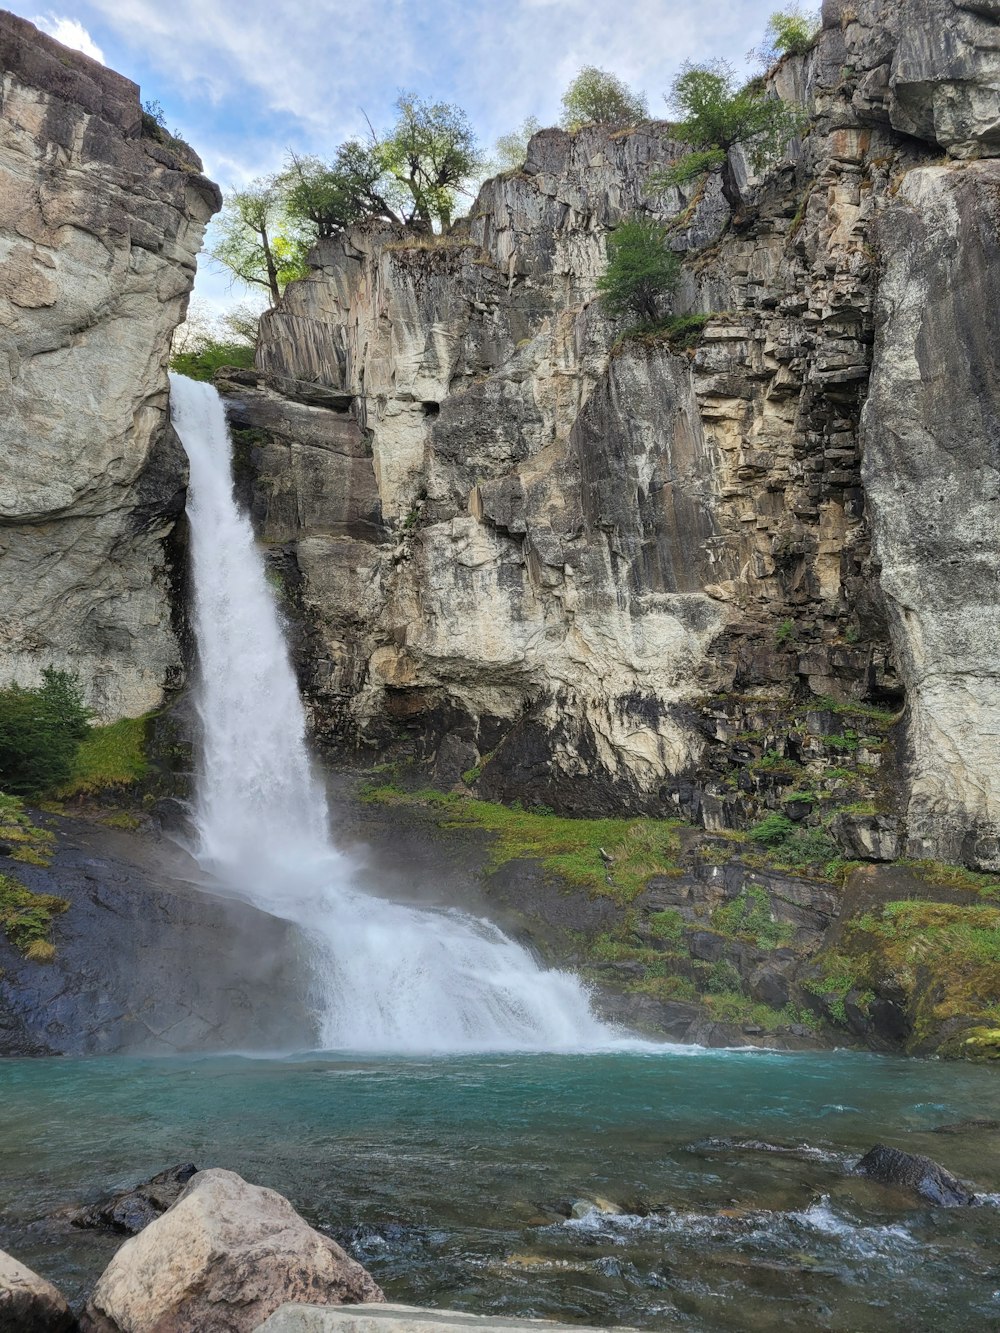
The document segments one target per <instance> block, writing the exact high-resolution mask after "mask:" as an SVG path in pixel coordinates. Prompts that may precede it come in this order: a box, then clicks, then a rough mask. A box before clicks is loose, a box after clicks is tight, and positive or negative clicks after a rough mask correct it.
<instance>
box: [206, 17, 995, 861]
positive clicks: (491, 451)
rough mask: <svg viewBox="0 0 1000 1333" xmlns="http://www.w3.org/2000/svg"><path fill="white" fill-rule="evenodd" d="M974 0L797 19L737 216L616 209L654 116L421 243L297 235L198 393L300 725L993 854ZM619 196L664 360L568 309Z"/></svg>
mask: <svg viewBox="0 0 1000 1333" xmlns="http://www.w3.org/2000/svg"><path fill="white" fill-rule="evenodd" d="M914 9H919V11H920V18H919V21H913V12H912V11H913V10H914ZM945 11H947V13H945ZM996 18H997V16H996V15H995V14H994V13H993V11H992V6H990V5H986V4H975V5H971V4H962V5H958V4H953V3H952V0H920V4H919V5H906V6H903V5H900V4H896V3H892V0H868V3H865V2H864V0H862V3H859V4H855V5H851V6H846V5H843V6H841V5H838V4H828V5H827V6H826V10H825V16H824V29H823V32H822V35H821V37H820V40H819V42H818V43H817V45H816V47H815V48H814V49H813V51H812V52H810V53H809V55H808V56H806V57H802V58H796V59H791V60H786V61H785V62H783V63H782V65H780V66H779V67H778V69H777V70H776V71H775V73H774V74H773V76H772V78H773V83H774V86H775V89H776V91H778V92H779V93H780V94H781V95H782V96H784V97H786V98H788V99H790V100H793V101H797V102H799V103H800V104H802V105H804V106H805V107H807V108H808V109H809V111H810V114H811V124H810V128H809V133H808V135H804V136H803V138H802V139H801V141H798V142H796V143H794V144H792V145H791V146H790V148H789V154H788V157H787V159H786V160H785V161H784V162H783V163H781V164H780V165H779V166H777V167H776V168H774V169H773V170H772V171H770V172H769V173H768V175H767V176H766V177H765V178H764V179H755V178H753V176H752V175H751V174H750V173H749V169H748V165H747V163H746V162H745V161H743V160H742V159H741V160H738V161H737V162H735V163H734V166H735V168H736V174H737V176H738V177H739V179H740V180H741V182H742V189H743V193H744V196H745V208H744V210H743V213H742V215H741V216H740V217H739V218H738V219H735V220H734V219H731V218H730V216H729V211H728V208H727V207H726V205H725V203H724V201H723V200H722V197H721V191H720V188H719V183H718V180H717V179H714V178H710V179H709V180H708V181H707V182H705V183H703V184H702V185H701V186H699V187H691V188H690V189H689V190H688V191H687V192H686V193H685V194H683V195H682V194H680V193H678V192H677V191H668V192H666V193H665V194H663V195H661V196H659V197H656V196H652V197H651V196H650V195H649V193H648V189H647V181H648V177H649V175H650V173H651V172H652V171H653V170H655V169H657V168H659V167H662V166H663V165H665V164H666V163H668V162H670V161H671V160H673V159H674V158H675V157H676V155H677V153H678V151H679V149H678V146H677V145H676V144H674V143H672V142H671V140H670V138H669V127H668V126H667V125H665V124H662V123H656V122H653V123H649V124H646V125H643V126H641V127H639V128H638V129H636V130H634V131H632V132H628V133H619V134H612V135H608V134H606V133H604V132H603V131H601V130H600V129H597V128H591V129H585V130H582V131H580V132H579V133H577V134H575V135H569V134H566V133H564V132H562V131H559V130H548V131H543V132H542V133H541V134H539V135H537V136H536V137H535V138H534V140H533V141H532V143H531V145H530V147H529V150H528V155H527V161H526V162H525V164H524V167H523V169H522V170H520V171H517V172H512V173H508V174H506V175H504V176H502V177H498V178H497V179H495V180H492V181H489V182H487V183H486V185H485V186H484V187H483V189H482V191H481V193H480V195H479V198H478V199H477V201H476V203H475V205H474V207H473V209H472V212H471V215H470V217H469V218H468V219H467V220H465V221H464V222H463V223H460V224H459V225H458V226H457V227H456V228H455V229H454V230H453V232H452V233H451V234H449V235H448V236H447V237H444V238H436V239H434V240H429V239H426V238H425V239H423V240H416V239H414V238H408V237H405V236H400V235H398V234H396V233H394V232H390V231H387V230H386V229H384V228H372V229H367V230H366V229H358V230H356V231H353V232H351V233H349V234H347V235H344V236H341V237H339V238H337V239H335V240H329V241H324V242H323V243H321V245H320V246H319V247H318V248H317V250H316V251H315V253H314V256H313V260H314V266H315V267H314V271H313V273H312V275H311V277H310V278H309V279H308V280H307V281H305V282H302V283H299V284H295V285H293V286H292V287H291V288H289V290H288V292H287V293H286V295H285V298H284V301H283V304H282V307H281V309H280V310H278V311H275V312H273V313H272V314H271V315H270V316H269V317H268V318H267V320H266V326H265V332H264V337H263V341H262V345H261V348H260V353H259V361H258V374H257V376H256V379H254V378H253V377H251V379H250V381H249V382H247V383H245V384H242V385H241V384H233V385H231V387H230V390H229V392H230V393H231V395H232V397H233V399H234V403H235V404H236V406H235V408H234V410H235V413H236V415H237V420H238V425H239V426H240V427H241V429H240V431H239V432H238V435H239V440H240V444H239V446H238V448H239V451H240V452H239V457H240V460H241V469H242V483H241V484H242V485H243V486H244V487H245V490H246V493H247V494H248V496H250V497H251V498H252V503H253V507H254V512H255V515H256V518H257V520H258V524H259V528H260V531H261V534H262V536H263V537H264V538H265V540H267V541H269V542H270V543H272V544H273V546H274V548H275V565H276V568H277V569H278V570H279V572H280V573H281V574H282V577H283V581H284V586H285V589H286V593H287V597H288V605H289V608H290V610H292V611H293V612H294V613H295V617H296V618H297V622H298V624H299V627H300V640H299V643H298V646H297V656H298V659H299V661H300V663H301V667H302V674H303V678H304V683H305V684H306V686H307V689H308V691H309V693H310V697H311V699H312V701H313V704H314V711H315V715H316V718H317V722H318V724H319V729H320V732H321V734H323V735H324V736H325V738H326V739H328V740H336V741H337V742H339V743H343V742H344V741H345V740H347V741H349V742H350V741H359V742H362V743H368V744H373V745H376V746H380V747H382V748H383V750H385V749H386V748H388V749H390V750H391V749H393V748H394V747H395V749H397V750H405V749H408V750H409V752H411V753H415V754H416V755H417V756H418V757H421V758H424V759H425V760H427V762H428V763H429V764H430V765H431V766H432V769H433V774H434V776H435V778H436V779H437V780H438V781H443V782H446V783H449V782H454V781H456V780H458V778H459V777H460V776H461V775H462V774H463V773H464V774H465V775H466V781H467V782H470V783H472V784H473V785H475V787H476V789H477V790H478V791H479V792H481V793H482V794H484V795H487V796H490V797H500V798H519V799H527V800H529V801H536V802H541V803H543V804H550V805H553V806H558V807H559V808H563V809H568V810H576V811H594V812H597V811H607V810H608V809H610V808H627V809H646V810H650V811H653V812H658V813H669V812H672V811H679V812H681V813H683V814H685V815H686V816H688V817H691V818H694V819H696V820H698V821H700V822H702V823H704V824H706V825H707V826H709V827H715V828H718V827H726V826H746V824H747V823H748V822H752V821H753V820H754V819H757V818H759V817H760V815H761V813H762V812H764V811H765V810H766V809H768V808H771V809H784V808H785V805H786V798H788V797H789V796H790V795H791V794H793V793H794V792H795V791H797V790H801V789H802V788H803V787H806V788H809V789H812V788H814V787H817V786H819V787H823V786H824V784H826V787H829V786H830V785H831V784H833V785H834V786H835V785H836V784H837V783H846V784H847V786H846V787H844V788H843V789H841V799H842V800H843V799H849V798H851V797H853V799H855V800H857V799H859V798H860V799H863V800H866V801H870V800H871V799H872V798H876V799H877V800H878V801H880V802H883V804H882V805H881V806H880V809H879V810H878V811H877V812H875V811H872V812H871V813H869V814H867V815H865V816H864V817H865V818H868V819H869V820H875V819H879V820H881V821H882V822H881V823H880V824H878V836H877V837H874V836H873V837H869V838H868V839H867V840H865V839H863V838H860V835H859V836H855V834H857V833H858V830H857V827H856V821H855V823H852V824H851V825H850V828H849V829H848V832H849V833H850V834H851V838H850V839H849V841H851V846H852V847H855V845H863V847H864V848H865V849H867V850H866V853H865V854H866V855H870V856H872V857H873V858H875V859H881V858H882V857H884V856H886V855H889V854H890V853H891V854H896V853H897V851H898V849H899V848H900V846H901V845H903V843H902V842H901V839H903V838H905V839H908V842H909V846H910V847H911V849H919V850H920V852H921V853H922V854H929V855H935V856H948V857H955V856H959V857H961V858H963V859H965V860H966V861H967V862H969V863H970V864H973V865H980V866H988V865H991V864H994V863H995V860H996V843H995V836H996V821H997V811H996V808H995V804H994V802H995V800H996V795H995V793H996V792H997V790H998V788H1000V782H998V773H997V770H996V765H997V762H998V761H997V759H996V754H997V748H996V745H995V737H996V718H995V712H993V711H992V710H993V709H995V705H994V704H991V702H990V701H991V699H992V698H994V697H995V690H994V686H993V684H992V679H993V678H992V677H991V675H990V671H991V669H992V668H991V666H990V664H989V662H988V661H986V660H985V656H986V652H987V649H986V645H987V644H988V642H989V640H990V634H991V633H992V635H993V641H994V642H995V641H996V628H997V616H996V566H995V551H996V541H995V534H996V530H997V526H996V514H995V510H996V504H995V498H993V497H995V484H996V483H995V477H996V473H995V471H993V472H990V466H991V465H990V463H989V459H990V457H992V458H993V460H994V462H993V464H992V466H993V467H994V468H995V457H996V455H995V450H996V438H997V436H996V427H995V417H993V416H991V413H992V411H993V408H992V406H991V404H992V402H993V395H994V393H995V389H994V388H993V382H994V381H995V375H994V374H992V372H991V370H990V357H991V356H994V355H995V353H994V352H993V344H992V341H991V339H990V334H989V332H988V330H989V328H990V321H991V320H992V319H993V313H992V312H993V309H994V305H993V303H992V302H991V300H990V299H989V298H988V295H987V294H988V293H989V292H992V286H991V285H990V284H991V283H993V284H994V285H995V273H996V266H995V264H994V265H993V268H992V270H991V276H990V277H989V278H988V279H987V278H985V277H984V279H983V281H982V282H981V283H979V286H978V291H979V292H981V293H982V294H983V299H982V301H981V304H980V306H979V309H978V311H974V310H972V309H970V310H969V311H968V312H967V313H966V312H965V305H968V304H969V303H970V302H973V297H972V293H973V292H974V291H976V290H977V282H978V279H977V274H981V275H984V274H985V272H986V270H987V269H988V268H989V264H990V255H991V254H992V250H991V246H993V245H995V225H994V229H993V232H992V233H991V232H990V218H995V216H996V214H995V193H994V184H993V171H994V168H993V164H992V163H987V162H968V161H966V159H970V158H975V157H977V156H982V155H988V154H989V153H991V152H992V151H993V150H994V149H995V147H996V140H995V133H996V116H995V103H996V84H997V77H996V76H997V65H998V62H997V59H996V53H995V45H996V37H997V34H998V32H1000V28H998V25H997V21H996ZM945 20H947V22H946V21H945ZM991 108H993V109H991ZM942 149H946V150H947V152H948V153H949V154H950V155H951V156H952V157H954V158H955V159H956V160H955V161H954V162H953V163H950V164H947V165H941V164H940V157H941V151H942ZM934 162H936V163H938V165H936V166H931V165H929V164H931V163H934ZM637 209H639V210H649V211H652V212H653V213H654V214H656V215H658V216H661V217H662V218H663V219H664V220H669V221H670V223H671V226H672V229H673V230H672V235H673V241H672V244H674V245H675V246H676V248H677V249H678V250H683V251H684V252H685V256H686V262H685V266H684V276H683V279H682V282H681V285H680V287H679V289H678V292H677V293H676V295H675V298H674V306H673V308H674V311H675V312H676V313H688V312H694V313H700V314H702V315H704V316H706V317H707V320H706V322H705V324H704V328H703V329H702V330H701V332H700V334H698V335H696V336H695V337H694V338H692V339H691V340H690V344H689V345H688V346H681V345H678V344H677V343H676V342H675V343H674V344H671V342H670V340H669V339H667V338H664V337H652V338H645V339H642V338H640V339H636V338H626V339H624V340H620V338H619V335H620V334H621V332H622V330H621V329H620V328H616V327H613V326H612V325H611V324H610V323H609V322H608V320H607V319H606V317H605V315H604V314H603V312H602V310H601V308H600V305H599V303H598V302H597V301H596V300H595V295H596V281H597V278H598V277H599V275H600V273H601V272H602V271H603V268H604V263H605V257H604V256H605V240H606V236H607V234H608V231H609V229H610V228H612V227H613V226H614V225H615V224H616V223H617V222H618V221H619V220H620V219H621V218H622V217H623V216H625V215H627V214H629V213H631V212H633V211H635V210H637ZM991 210H993V211H992V212H991ZM977 219H978V220H977ZM880 273H882V274H884V280H883V283H882V288H881V293H882V294H881V295H878V296H877V293H878V291H879V277H880ZM973 304H974V302H973ZM897 310H898V311H899V312H900V315H901V317H900V319H898V320H897V319H896V314H895V312H896V311H897ZM906 311H910V314H909V315H907V314H906ZM963 322H964V327H963V328H962V329H959V327H958V326H959V325H960V324H963ZM876 332H877V337H876ZM873 346H874V348H875V353H874V354H875V363H874V372H875V378H874V381H872V378H871V377H872V371H873ZM870 384H871V387H872V391H871V399H870V402H869V407H868V410H867V415H866V418H865V421H866V433H865V437H864V441H863V440H862V436H861V432H860V422H861V414H862V408H863V406H864V404H865V402H866V399H868V396H869V387H870ZM956 385H957V386H958V387H957V388H956ZM282 400H284V405H282ZM279 418H280V419H279ZM324 422H325V423H326V424H325V425H324V424H323V423H324ZM991 422H992V423H993V424H991ZM908 423H909V424H908ZM863 445H864V447H865V448H866V449H867V450H868V451H869V458H868V462H867V463H866V465H865V467H866V470H865V473H864V476H863V474H862V463H861V459H862V447H863ZM991 450H992V454H991V452H990V451H991ZM991 478H992V480H991ZM866 485H867V486H868V488H869V492H868V493H866ZM991 486H992V487H993V489H992V490H991V489H990V487H991ZM942 489H943V490H944V492H945V493H946V494H947V496H948V497H949V503H948V506H946V508H947V513H945V511H944V510H942V511H941V517H942V519H943V520H944V521H943V523H941V524H940V525H939V527H938V528H937V529H935V528H934V527H933V524H932V523H931V522H930V521H929V519H930V517H931V512H930V511H933V512H934V514H936V513H937V508H939V502H938V500H937V499H936V498H935V497H936V494H937V493H938V492H939V491H941V490H942ZM870 502H873V503H870ZM960 510H961V514H960V513H959V511H960ZM873 521H874V524H875V526H874V529H873V528H872V522H873ZM991 522H992V523H993V528H992V533H993V536H992V537H991V536H990V532H991V528H990V523H991ZM956 526H960V527H961V533H960V534H956V531H955V529H956ZM873 531H874V536H875V538H876V541H877V551H876V554H875V555H874V556H873V552H872V536H873ZM935 531H937V534H938V535H937V536H935ZM880 562H881V567H882V572H881V573H880ZM917 588H919V590H920V607H919V615H918V616H917V617H916V618H915V619H908V618H907V615H906V614H904V608H905V607H906V605H907V604H908V602H911V601H912V600H913V597H912V593H911V591H909V589H917ZM887 608H888V613H887ZM918 622H919V623H918ZM946 657H947V661H946V660H945V658H946ZM959 682H961V684H960V685H959ZM956 690H960V692H961V694H962V696H963V699H962V700H960V699H959V698H958V696H957V695H956ZM906 701H908V703H909V706H908V707H907V708H906V709H903V707H902V706H903V704H904V702H906ZM897 711H898V712H899V718H900V720H899V721H898V722H897V723H896V724H895V725H892V726H890V725H889V722H890V721H891V718H892V716H893V715H894V714H895V713H896V712H897ZM880 768H881V771H882V776H881V777H880V776H879V769H880ZM845 775H846V776H845ZM824 789H825V788H824ZM845 793H846V797H845ZM990 793H992V795H991V794H990ZM813 804H815V802H813ZM799 805H800V807H802V808H801V809H800V810H799V811H798V814H797V815H796V817H799V818H801V817H806V818H808V819H811V820H813V822H816V821H818V819H819V814H818V813H817V812H813V813H812V814H806V815H804V813H803V812H804V811H808V810H809V803H808V801H807V802H806V803H805V804H804V806H803V803H802V802H799ZM866 808H867V807H866ZM900 808H905V809H906V810H907V811H908V819H909V827H908V828H907V829H901V828H900V827H899V825H898V821H897V820H896V818H895V816H896V812H897V810H898V809H900ZM848 822H850V821H848ZM838 827H839V826H838ZM845 827H847V826H846V825H845ZM845 850H850V849H848V848H847V847H846V845H845ZM851 854H856V852H852V853H851Z"/></svg>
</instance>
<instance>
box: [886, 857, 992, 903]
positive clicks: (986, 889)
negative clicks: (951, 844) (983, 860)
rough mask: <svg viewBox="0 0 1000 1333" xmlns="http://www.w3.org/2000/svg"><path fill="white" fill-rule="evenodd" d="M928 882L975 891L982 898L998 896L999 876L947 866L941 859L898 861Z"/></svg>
mask: <svg viewBox="0 0 1000 1333" xmlns="http://www.w3.org/2000/svg"><path fill="white" fill-rule="evenodd" d="M898 864H899V865H901V866H906V867H907V868H908V869H910V870H912V871H913V872H914V874H916V875H919V876H920V878H921V879H923V880H926V881H927V883H928V884H933V885H935V886H937V887H939V888H945V889H960V890H962V891H964V892H966V893H977V894H979V895H980V897H983V898H1000V877H998V876H997V875H984V874H982V873H981V872H980V871H978V870H966V868H965V866H949V865H945V864H944V863H943V862H941V861H906V860H904V861H900V862H898Z"/></svg>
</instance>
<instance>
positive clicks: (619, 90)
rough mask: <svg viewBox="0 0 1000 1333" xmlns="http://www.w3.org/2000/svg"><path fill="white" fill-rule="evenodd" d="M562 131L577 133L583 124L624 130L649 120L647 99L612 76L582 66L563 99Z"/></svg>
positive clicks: (600, 70)
mask: <svg viewBox="0 0 1000 1333" xmlns="http://www.w3.org/2000/svg"><path fill="white" fill-rule="evenodd" d="M562 106H563V114H562V119H561V123H562V126H563V129H566V130H578V129H580V128H581V126H583V125H607V126H609V127H610V128H612V129H619V130H620V129H626V128H627V127H628V126H630V125H638V123H639V122H640V121H642V120H647V119H648V118H649V110H648V108H647V106H646V99H645V97H644V96H643V95H642V93H634V92H632V90H631V88H629V87H628V85H627V84H626V83H624V82H623V81H622V80H621V79H619V78H618V77H617V75H615V74H609V73H608V72H607V70H603V69H597V68H596V67H595V66H594V65H584V67H583V69H581V70H580V73H579V74H578V75H577V76H576V78H575V79H574V80H573V82H572V83H571V84H570V85H569V87H568V88H567V89H566V91H565V92H564V93H563V97H562Z"/></svg>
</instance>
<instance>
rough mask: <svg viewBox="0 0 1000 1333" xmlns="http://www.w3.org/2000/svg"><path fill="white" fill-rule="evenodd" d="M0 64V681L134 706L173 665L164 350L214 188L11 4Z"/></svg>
mask: <svg viewBox="0 0 1000 1333" xmlns="http://www.w3.org/2000/svg"><path fill="white" fill-rule="evenodd" d="M0 72H2V78H3V83H2V114H0V256H2V261H0V391H2V394H3V403H4V406H3V411H2V412H0V640H2V647H0V679H2V680H4V681H10V680H16V681H19V682H20V683H22V684H32V683H34V682H35V681H36V680H37V678H38V674H39V672H40V670H41V669H42V668H43V667H46V666H50V665H51V666H55V667H58V668H65V669H68V670H70V671H74V672H77V673H78V674H79V676H80V679H81V682H83V683H84V685H85V686H86V687H87V690H88V693H89V702H90V703H91V704H92V705H93V707H94V708H95V709H96V710H97V712H98V713H99V715H101V716H102V717H104V718H106V719H107V718H113V717H118V716H122V715H133V716H134V715H137V714H140V713H142V712H144V711H146V710H147V709H149V708H152V707H154V706H156V705H157V704H159V703H160V702H161V700H162V695H163V690H164V687H165V686H167V685H169V684H171V683H176V681H177V679H178V674H179V671H180V663H181V653H180V648H179V645H178V641H177V637H176V634H175V631H174V628H173V625H172V611H173V607H174V605H175V602H176V590H175V589H173V588H172V586H171V584H172V580H173V578H174V575H173V571H172V569H171V564H170V559H169V550H168V544H169V540H170V535H171V532H172V530H173V527H174V524H175V521H176V519H177V517H178V515H179V514H180V513H181V512H182V511H183V505H184V484H185V477H186V463H185V460H184V457H183V453H182V451H181V449H180V447H179V445H178V443H177V442H176V440H175V439H174V437H173V434H172V432H171V430H170V428H169V425H168V422H167V379H166V362H167V355H168V351H169V346H170V336H171V334H172V332H173V330H174V328H175V327H176V326H177V324H178V323H179V322H180V321H181V319H182V318H183V315H184V311H185V309H186V305H187V298H188V294H189V292H190V290H191V284H192V282H193V280H194V269H195V256H196V254H197V252H198V249H199V248H200V245H201V238H202V233H203V231H204V227H205V223H206V222H207V221H208V219H209V218H210V217H211V215H212V213H213V212H214V211H215V210H216V209H217V208H218V206H219V202H220V200H219V195H218V191H217V189H216V187H215V186H214V185H212V184H211V182H209V181H207V180H206V179H205V178H204V176H202V175H201V174H200V172H201V163H200V161H199V160H198V158H197V157H196V156H195V155H194V154H193V153H192V152H191V151H190V149H188V148H187V147H186V145H183V144H179V143H177V142H176V141H169V142H167V141H165V140H164V141H161V140H160V139H159V138H154V137H150V134H149V133H148V131H144V128H143V119H142V111H141V107H140V103H139V89H138V88H137V87H136V85H135V84H133V83H131V82H130V81H129V80H128V79H124V78H122V77H121V75H118V74H115V73H113V72H112V71H110V70H107V69H105V68H104V67H103V66H101V65H99V64H97V63H96V62H95V61H92V60H90V59H88V58H87V57H86V56H83V55H80V54H79V53H77V52H75V51H69V50H67V49H66V48H65V47H63V46H61V45H60V44H59V43H57V42H55V41H53V40H52V39H50V38H48V37H46V36H44V35H43V34H42V33H40V32H38V31H37V30H36V29H35V28H33V27H32V25H31V24H29V23H26V22H24V21H23V20H21V19H18V18H15V17H14V16H13V15H11V14H7V13H0ZM156 133H157V134H158V131H156Z"/></svg>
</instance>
